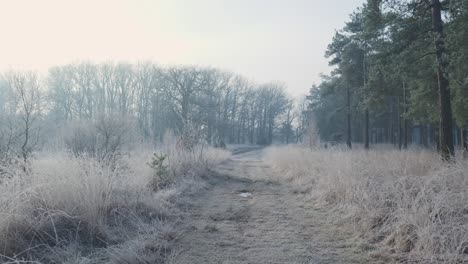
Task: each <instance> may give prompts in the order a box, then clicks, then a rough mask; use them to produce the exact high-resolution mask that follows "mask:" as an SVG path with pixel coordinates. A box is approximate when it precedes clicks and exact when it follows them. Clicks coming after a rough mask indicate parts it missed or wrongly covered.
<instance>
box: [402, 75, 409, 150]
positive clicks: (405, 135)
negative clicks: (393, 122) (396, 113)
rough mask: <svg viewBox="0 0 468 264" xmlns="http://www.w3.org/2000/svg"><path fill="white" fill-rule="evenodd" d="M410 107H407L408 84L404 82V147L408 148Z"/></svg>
mask: <svg viewBox="0 0 468 264" xmlns="http://www.w3.org/2000/svg"><path fill="white" fill-rule="evenodd" d="M407 111H408V109H407V108H406V84H405V83H404V82H403V115H404V116H403V130H404V132H403V133H404V136H403V148H404V149H407V148H408V119H407V118H406V113H407Z"/></svg>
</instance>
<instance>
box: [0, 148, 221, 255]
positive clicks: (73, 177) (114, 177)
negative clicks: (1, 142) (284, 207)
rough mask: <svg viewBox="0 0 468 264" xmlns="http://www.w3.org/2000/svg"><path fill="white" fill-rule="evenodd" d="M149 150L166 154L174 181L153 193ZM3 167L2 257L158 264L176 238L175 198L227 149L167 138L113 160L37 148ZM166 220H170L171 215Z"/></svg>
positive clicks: (0, 189) (0, 197)
mask: <svg viewBox="0 0 468 264" xmlns="http://www.w3.org/2000/svg"><path fill="white" fill-rule="evenodd" d="M154 151H157V152H164V153H166V154H167V162H168V165H169V167H170V169H171V171H172V172H173V174H172V177H174V183H173V185H171V186H170V187H169V188H167V189H164V190H159V191H157V192H155V191H154V190H153V189H151V188H150V183H151V182H152V181H153V180H154V179H153V177H154V171H152V169H151V168H150V167H149V166H148V162H149V161H150V160H151V156H152V155H153V153H154ZM35 156H36V157H37V158H36V159H33V160H32V161H31V162H30V164H28V165H27V166H28V170H24V169H23V168H24V166H23V165H21V166H20V165H18V166H13V165H10V166H9V167H8V168H3V171H5V172H6V173H5V174H4V175H3V176H2V178H1V179H0V262H2V263H4V262H6V263H8V262H10V263H20V261H34V263H159V262H161V261H162V259H164V258H165V257H166V256H167V255H168V254H170V243H171V241H173V240H174V239H175V238H176V237H177V233H178V232H179V231H180V228H179V227H177V225H175V224H174V223H176V222H177V221H176V219H177V214H178V211H177V208H176V206H175V202H174V201H175V200H176V199H177V198H178V196H179V195H181V193H182V192H183V191H184V190H186V189H187V188H192V189H193V188H195V189H196V188H201V187H203V183H202V182H201V181H200V180H199V177H200V176H202V175H203V174H204V173H207V171H208V169H209V168H211V167H212V166H214V165H216V164H217V163H219V162H221V161H222V160H223V159H226V158H227V157H228V156H229V154H228V153H227V152H226V151H222V150H218V149H212V148H208V147H201V146H195V147H194V148H193V149H192V150H187V149H183V148H177V147H176V146H175V145H173V144H171V143H170V142H168V143H166V144H165V145H164V146H163V147H161V148H159V149H157V150H151V149H144V148H140V149H134V150H133V151H132V152H130V153H126V154H125V155H122V156H121V157H119V160H118V161H117V162H113V163H104V162H101V161H100V160H99V159H97V158H96V157H92V156H88V155H86V154H83V155H74V153H72V152H67V151H61V152H41V153H36V155H35ZM168 219H171V220H170V221H168Z"/></svg>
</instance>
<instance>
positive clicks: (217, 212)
mask: <svg viewBox="0 0 468 264" xmlns="http://www.w3.org/2000/svg"><path fill="white" fill-rule="evenodd" d="M217 172H218V173H219V175H216V176H213V177H212V178H210V184H211V187H210V188H209V189H208V190H207V191H206V192H204V193H203V194H200V195H197V196H195V197H192V199H191V209H190V211H189V214H190V216H189V219H193V222H192V223H191V225H192V228H191V230H190V231H189V232H188V233H187V234H186V235H184V236H183V237H182V238H181V239H180V241H179V243H178V246H179V247H180V250H179V254H177V256H176V257H175V258H174V259H173V260H172V261H171V263H191V264H193V263H226V264H227V263H252V264H253V263H255V264H257V263H367V261H365V260H364V259H363V258H362V255H364V254H359V253H357V252H358V250H357V249H356V248H354V247H350V246H349V243H346V242H345V240H343V238H342V237H340V236H339V235H338V234H337V232H334V231H332V228H331V226H330V224H329V221H328V220H329V219H328V216H327V212H326V211H324V210H321V209H320V208H315V207H314V206H313V205H312V204H311V203H310V202H307V200H306V199H305V197H304V196H303V195H302V194H298V193H297V192H295V191H294V189H293V188H291V187H290V186H288V184H287V183H283V182H280V181H278V180H275V179H273V178H272V177H269V175H271V173H272V172H271V169H270V168H269V167H268V166H267V165H266V164H265V163H263V162H262V160H261V150H253V151H248V152H243V151H240V154H237V155H235V156H233V158H231V159H230V160H229V161H227V162H225V163H224V164H222V165H221V166H220V167H219V168H218V169H217ZM241 193H251V197H242V196H241V195H240V194H241ZM247 195H248V194H246V196H247Z"/></svg>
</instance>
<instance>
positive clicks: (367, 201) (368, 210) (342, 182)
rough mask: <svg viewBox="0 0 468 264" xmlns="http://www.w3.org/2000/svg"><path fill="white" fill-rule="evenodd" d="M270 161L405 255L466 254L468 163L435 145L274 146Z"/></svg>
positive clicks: (439, 257)
mask: <svg viewBox="0 0 468 264" xmlns="http://www.w3.org/2000/svg"><path fill="white" fill-rule="evenodd" d="M265 158H266V160H267V161H268V162H269V163H270V164H272V165H273V166H274V167H275V168H276V169H277V170H278V171H279V172H280V173H279V175H282V176H283V177H285V178H286V179H287V180H289V181H291V182H293V183H295V184H297V187H298V188H299V190H300V191H301V192H303V193H309V194H310V195H312V196H313V197H314V198H316V199H318V200H319V201H321V202H323V203H325V204H327V205H329V206H332V207H333V208H334V209H335V210H331V211H332V212H334V213H336V214H337V215H336V216H338V217H337V218H339V219H340V220H341V223H345V226H347V227H350V228H353V229H354V231H356V233H357V234H359V235H361V237H362V238H364V239H366V240H367V241H368V242H370V243H372V244H374V245H378V248H380V249H382V250H383V251H384V252H386V253H390V254H392V255H393V257H395V258H397V259H399V260H402V261H409V260H411V261H417V262H422V263H437V262H443V263H460V262H462V261H466V260H467V259H468V163H467V162H466V160H461V159H459V160H458V161H457V162H456V163H455V164H451V165H449V164H444V163H443V162H442V161H441V160H440V159H439V156H438V155H437V154H436V153H434V152H432V151H429V150H408V151H402V152H400V151H398V150H383V149H381V150H371V151H368V152H367V151H364V150H353V151H347V150H344V149H328V150H326V149H317V150H309V149H306V148H301V147H299V146H288V147H272V148H270V149H268V150H267V153H266V157H265Z"/></svg>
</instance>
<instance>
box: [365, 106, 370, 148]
mask: <svg viewBox="0 0 468 264" xmlns="http://www.w3.org/2000/svg"><path fill="white" fill-rule="evenodd" d="M364 119H365V120H364V148H365V149H369V109H368V108H366V110H365V111H364Z"/></svg>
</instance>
